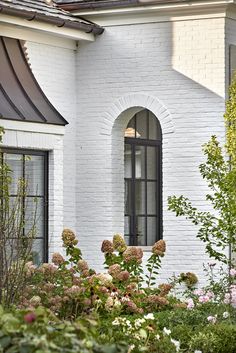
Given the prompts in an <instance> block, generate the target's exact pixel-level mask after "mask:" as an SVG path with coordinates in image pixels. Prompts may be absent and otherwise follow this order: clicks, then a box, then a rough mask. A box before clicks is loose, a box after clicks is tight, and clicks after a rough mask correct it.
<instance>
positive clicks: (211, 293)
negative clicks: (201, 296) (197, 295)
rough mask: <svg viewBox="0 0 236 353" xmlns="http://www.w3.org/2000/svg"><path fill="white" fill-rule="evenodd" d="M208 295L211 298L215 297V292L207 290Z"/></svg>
mask: <svg viewBox="0 0 236 353" xmlns="http://www.w3.org/2000/svg"><path fill="white" fill-rule="evenodd" d="M206 295H207V296H208V297H209V298H210V299H214V297H215V295H214V293H213V292H210V291H209V292H206Z"/></svg>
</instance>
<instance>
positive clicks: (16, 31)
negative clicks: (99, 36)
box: [0, 13, 95, 49]
mask: <svg viewBox="0 0 236 353" xmlns="http://www.w3.org/2000/svg"><path fill="white" fill-rule="evenodd" d="M0 35H1V36H6V37H10V38H18V39H22V40H28V41H31V42H35V41H36V42H38V43H43V44H49V45H54V46H59V47H63V48H69V49H76V41H89V42H93V41H94V39H95V38H94V35H93V34H92V33H85V32H83V31H80V30H78V29H73V28H66V27H57V26H55V25H52V24H48V23H44V22H39V21H28V20H25V19H21V18H18V17H15V16H9V15H3V14H1V13H0Z"/></svg>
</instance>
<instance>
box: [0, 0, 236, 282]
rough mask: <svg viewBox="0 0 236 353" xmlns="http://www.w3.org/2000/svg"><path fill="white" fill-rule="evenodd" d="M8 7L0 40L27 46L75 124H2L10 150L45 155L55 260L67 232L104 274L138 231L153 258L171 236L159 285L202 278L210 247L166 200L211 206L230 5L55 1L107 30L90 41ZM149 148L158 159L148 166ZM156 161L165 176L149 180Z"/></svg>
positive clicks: (41, 79) (224, 0)
mask: <svg viewBox="0 0 236 353" xmlns="http://www.w3.org/2000/svg"><path fill="white" fill-rule="evenodd" d="M20 2H21V3H24V1H23V0H21V1H12V2H11V3H12V4H13V6H15V7H16V4H14V3H20ZM39 2H40V3H43V0H41V1H39ZM31 3H32V4H33V3H37V1H33V0H31ZM8 6H9V2H8V1H0V8H2V9H3V10H2V11H0V35H1V36H2V37H10V38H16V39H21V40H24V41H25V46H26V51H27V58H28V62H29V63H30V67H31V69H32V72H33V74H34V76H35V78H36V79H37V81H38V83H39V85H40V86H41V88H42V90H43V91H44V93H45V94H46V96H47V97H48V99H49V100H50V102H51V103H52V104H53V105H54V107H55V108H56V109H57V110H58V111H59V112H60V114H61V115H62V116H63V117H64V118H65V119H66V120H67V122H68V123H69V124H68V125H66V126H65V127H64V126H62V125H60V126H59V125H57V124H50V123H35V122H28V121H19V120H18V121H15V120H14V119H0V125H2V126H4V128H5V130H6V133H5V135H4V143H3V147H4V148H8V150H6V151H8V153H9V154H10V152H11V150H10V149H11V148H14V151H15V149H18V150H21V149H24V150H26V153H27V150H30V151H46V152H48V157H49V164H48V173H49V187H48V202H49V208H48V213H49V217H48V221H49V223H48V228H47V232H46V233H47V234H46V233H45V236H46V237H48V242H46V243H45V244H46V246H48V248H49V254H51V253H52V252H53V251H55V250H59V249H61V241H60V233H61V230H62V229H63V227H70V228H72V229H74V230H75V231H76V233H77V234H78V237H79V241H80V246H81V248H82V251H83V254H84V255H85V257H86V258H87V259H88V261H89V263H90V264H91V265H92V266H94V267H97V268H101V264H102V255H101V253H100V245H101V242H102V240H103V239H110V238H111V237H112V235H113V234H114V233H122V234H124V233H125V234H126V235H127V239H128V235H130V233H132V232H133V233H135V232H136V233H135V234H133V233H132V235H133V236H134V237H133V238H132V239H133V240H132V241H131V243H134V244H135V243H138V244H141V245H143V249H144V250H145V256H148V253H149V251H150V245H152V242H154V241H155V239H158V238H160V237H163V239H165V240H166V242H167V246H168V251H167V255H166V257H165V259H164V266H163V273H162V276H163V278H166V277H169V276H171V275H172V274H173V272H176V273H178V272H180V271H193V272H196V273H198V274H199V275H201V273H202V263H203V262H204V261H207V257H206V255H205V254H204V246H203V245H202V244H201V243H200V242H199V241H198V240H196V229H195V228H194V227H193V226H192V225H191V224H190V223H189V222H187V221H185V220H184V219H176V218H175V216H174V215H173V214H171V213H170V212H169V211H168V210H167V197H168V196H169V195H173V194H176V195H181V194H184V195H186V196H188V197H190V199H191V200H192V201H193V202H194V204H195V205H197V206H199V207H202V208H204V209H206V208H207V207H208V206H207V204H206V203H205V201H204V198H203V196H204V193H205V190H206V186H205V184H204V182H203V181H202V180H201V177H200V175H199V172H198V165H199V164H200V162H201V161H202V153H201V145H202V144H203V143H204V142H206V141H208V139H209V137H210V136H211V135H213V134H215V135H217V136H218V137H219V139H220V140H222V141H223V140H224V134H225V129H224V121H223V113H224V109H225V98H226V96H227V87H228V83H229V76H230V75H229V72H230V70H233V68H234V65H235V58H234V45H236V4H234V1H233V0H232V1H231V0H207V1H204V0H202V1H199V0H196V1H194V0H193V1H191V2H190V1H184V0H183V1H179V0H178V1H177V0H176V1H175V0H172V1H170V0H169V1H168V0H166V1H165V0H162V1H160V0H156V1H155V0H153V1H148V0H147V1H145V0H143V1H142V0H139V1H133V3H132V2H129V5H128V6H127V1H125V0H124V1H117V0H113V1H102V0H100V1H96V2H93V1H91V2H87V1H86V2H84V1H81V0H80V1H75V0H57V6H58V7H57V9H59V7H60V8H64V9H66V10H70V11H71V13H72V15H73V16H74V17H77V16H81V17H83V18H86V20H88V21H92V22H95V23H96V24H98V25H100V26H102V27H103V28H104V29H105V31H104V32H103V33H102V34H100V35H94V34H93V31H95V34H96V30H94V28H97V32H99V30H98V29H99V27H96V26H95V27H94V25H92V24H91V25H90V26H91V27H90V32H91V33H86V32H88V30H87V28H85V29H86V30H85V29H84V28H82V27H81V28H79V26H77V27H78V28H70V27H69V26H64V27H56V25H55V24H54V23H48V22H47V21H46V20H45V19H42V18H41V17H37V15H36V16H35V17H34V20H32V21H28V18H27V17H26V15H27V11H28V12H29V9H24V16H25V17H24V16H20V11H23V10H22V9H18V8H17V10H16V11H15V12H14V11H12V12H10V11H8V12H7V11H5V10H4V9H6V8H7V7H8ZM51 6H52V5H51ZM54 6H55V5H54ZM48 7H49V5H47V8H48ZM34 11H35V12H37V11H39V10H38V9H34ZM58 11H62V10H58ZM25 13H26V14H25ZM72 15H68V16H71V17H70V19H69V20H67V19H66V20H65V22H66V21H71V18H72ZM42 16H43V15H42ZM54 16H55V17H60V16H61V13H57V14H54ZM74 17H73V18H74ZM74 21H78V22H79V21H81V20H80V18H79V17H78V19H74ZM66 23H67V22H66ZM88 23H89V22H88ZM88 26H89V24H88ZM230 52H231V55H230ZM230 62H231V67H230ZM0 80H1V76H0ZM0 112H1V111H0ZM148 112H150V113H149V118H148V119H149V120H148V121H149V125H150V124H151V123H153V124H155V122H152V121H154V120H152V119H157V120H156V124H159V126H160V128H161V134H160V133H159V136H154V137H150V136H151V135H150V134H152V132H153V128H150V129H149V130H150V133H149V136H148V135H146V136H144V134H145V132H144V125H143V124H144V122H145V121H146V120H145V119H147V114H148ZM136 114H137V115H136ZM135 115H136V120H137V126H133V130H130V133H131V135H132V133H133V132H134V131H135V130H136V131H137V134H139V135H141V137H140V136H137V139H133V140H132V137H131V140H130V139H128V140H127V136H128V133H127V130H126V128H127V125H128V124H129V122H130V121H131V119H132V118H134V116H135ZM133 121H134V120H133ZM125 130H126V143H127V147H126V152H124V137H125ZM129 136H130V135H129ZM142 139H143V140H145V143H142ZM134 140H136V142H137V144H136V142H135V141H134ZM150 140H151V143H150ZM132 141H134V142H132ZM140 141H141V142H140ZM157 141H158V142H157ZM9 148H10V149H9ZM152 148H155V151H157V156H158V157H157V159H156V158H155V157H154V159H153V162H151V164H150V166H149V159H148V158H149V157H150V158H152V156H151V154H149V152H148V151H154V150H152ZM9 151H10V152H9ZM3 152H4V150H3ZM150 153H151V152H150ZM29 154H30V153H29ZM145 156H146V157H147V158H146V159H145ZM132 158H133V159H135V162H134V160H132ZM131 160H132V162H131ZM145 160H147V162H145ZM150 160H151V159H150ZM134 163H136V165H135V164H134ZM153 163H156V167H157V168H156V171H157V174H155V175H154V174H153V175H152V176H150V177H149V176H148V175H149V174H150V175H151V174H152V173H154V172H153V171H152V170H151V168H152V167H153V165H154V164H153ZM131 167H133V171H132V168H131ZM144 169H145V170H144ZM131 171H132V172H131ZM135 173H136V174H135ZM143 173H144V174H143ZM125 177H126V184H127V185H128V189H126V192H125V188H124V178H125ZM138 179H139V180H138ZM138 185H139V186H138ZM127 190H128V191H127ZM130 190H133V192H134V195H133V194H132V192H131V191H130ZM135 191H136V193H135ZM131 194H132V195H133V197H135V195H136V200H135V199H134V198H133V199H132V197H131ZM137 195H138V196H137ZM145 195H146V196H145ZM129 198H130V200H129V201H130V202H129V207H128V208H129V209H128V210H126V211H125V210H124V204H125V203H126V204H127V199H129ZM125 201H126V202H125ZM134 205H135V206H134ZM126 207H127V206H126ZM134 208H135V209H134ZM125 212H126V214H127V215H129V217H128V216H126V217H127V218H126V222H127V220H128V218H129V220H130V222H131V224H130V228H129V229H125V217H124V216H125ZM126 228H127V223H126ZM131 230H132V232H131ZM138 235H140V237H139V236H138Z"/></svg>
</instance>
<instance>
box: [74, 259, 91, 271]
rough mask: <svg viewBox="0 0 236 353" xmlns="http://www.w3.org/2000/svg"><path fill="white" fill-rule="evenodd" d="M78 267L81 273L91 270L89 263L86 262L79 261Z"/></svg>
mask: <svg viewBox="0 0 236 353" xmlns="http://www.w3.org/2000/svg"><path fill="white" fill-rule="evenodd" d="M77 266H78V269H79V271H88V270H89V266H88V263H87V262H86V261H85V260H79V261H78V262H77Z"/></svg>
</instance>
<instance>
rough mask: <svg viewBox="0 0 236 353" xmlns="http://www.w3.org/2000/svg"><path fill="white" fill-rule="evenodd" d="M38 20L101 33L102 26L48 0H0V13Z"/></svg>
mask: <svg viewBox="0 0 236 353" xmlns="http://www.w3.org/2000/svg"><path fill="white" fill-rule="evenodd" d="M1 13H2V14H6V15H12V16H17V17H22V18H24V19H27V20H28V21H33V20H38V21H43V22H47V23H51V24H53V25H55V26H58V27H68V28H74V29H79V30H81V31H84V32H87V33H94V34H101V33H102V32H103V28H102V27H100V26H98V25H96V24H94V23H92V22H90V21H86V20H85V19H80V18H78V17H75V16H73V15H72V14H70V13H69V12H67V11H65V10H63V9H60V8H59V7H57V6H56V5H55V3H54V2H53V1H50V0H45V1H44V0H0V14H1Z"/></svg>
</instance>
